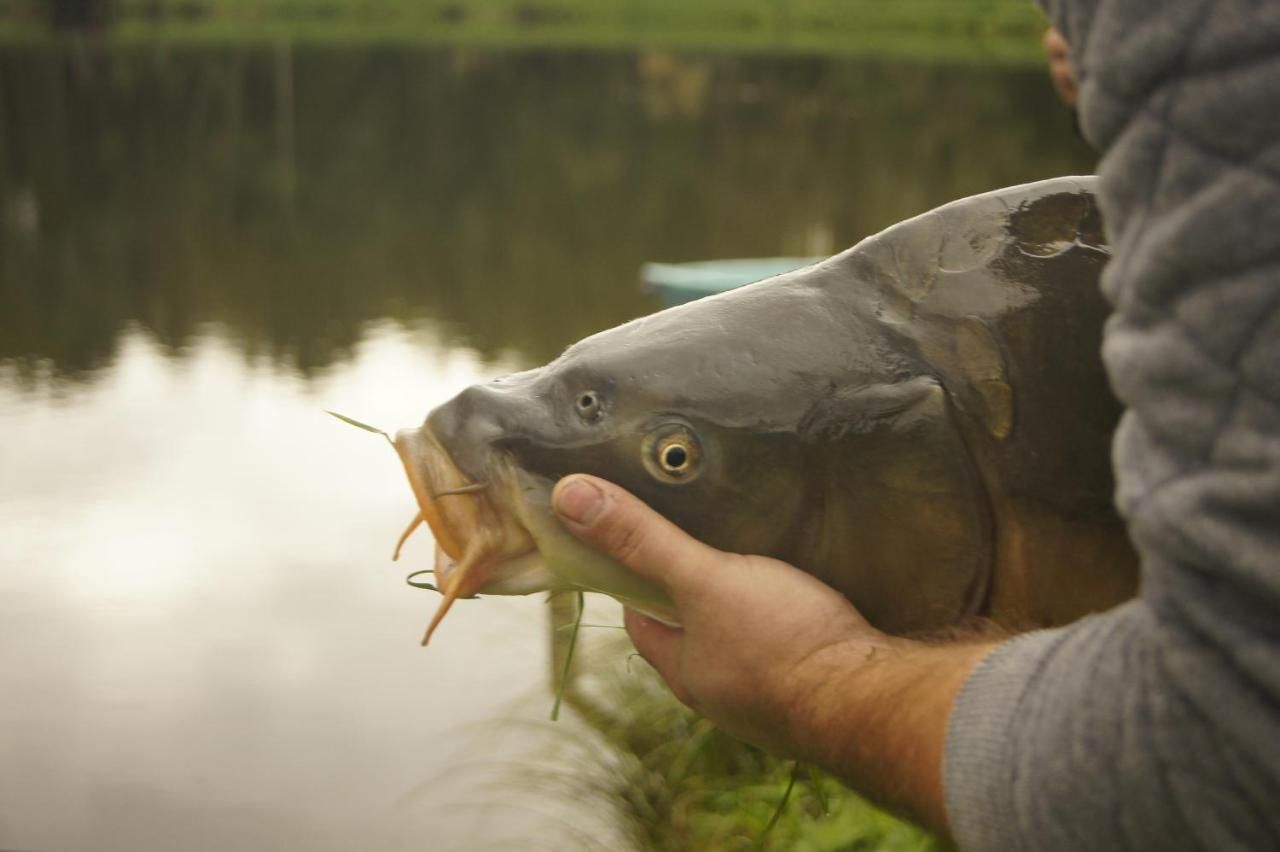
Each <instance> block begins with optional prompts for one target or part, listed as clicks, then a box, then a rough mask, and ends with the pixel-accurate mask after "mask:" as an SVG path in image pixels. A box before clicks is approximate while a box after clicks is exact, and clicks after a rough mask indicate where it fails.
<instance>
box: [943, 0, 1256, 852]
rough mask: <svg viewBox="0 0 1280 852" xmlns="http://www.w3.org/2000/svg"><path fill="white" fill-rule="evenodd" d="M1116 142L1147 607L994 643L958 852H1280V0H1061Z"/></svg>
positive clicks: (1116, 222)
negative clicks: (1191, 851) (1255, 851)
mask: <svg viewBox="0 0 1280 852" xmlns="http://www.w3.org/2000/svg"><path fill="white" fill-rule="evenodd" d="M1045 5H1046V6H1047V11H1048V12H1049V14H1050V16H1051V18H1052V20H1053V21H1054V22H1055V24H1056V25H1057V27H1058V29H1059V30H1060V31H1061V32H1062V33H1063V35H1064V36H1065V37H1066V38H1067V41H1068V43H1069V44H1070V45H1071V48H1072V60H1073V63H1074V65H1075V70H1076V74H1077V78H1078V79H1079V81H1080V82H1081V84H1082V97H1081V122H1082V128H1083V130H1084V133H1085V135H1086V136H1087V137H1088V138H1089V139H1090V141H1092V142H1093V143H1094V145H1095V147H1097V148H1098V150H1099V151H1101V152H1102V153H1103V159H1102V161H1101V164H1100V168H1099V176H1100V186H1099V194H1100V203H1101V205H1102V210H1103V214H1104V216H1105V218H1106V222H1107V228H1108V231H1109V236H1110V240H1111V244H1112V250H1113V257H1112V260H1111V262H1110V264H1109V265H1108V267H1107V269H1106V270H1105V272H1104V276H1103V287H1104V289H1105V291H1106V295H1107V297H1108V298H1109V299H1110V300H1111V302H1112V303H1113V305H1114V307H1115V312H1114V314H1113V315H1112V317H1111V319H1110V321H1109V323H1108V325H1107V328H1106V334H1105V339H1104V344H1103V357H1104V360H1105V362H1106V366H1107V370H1108V373H1109V375H1110V377H1111V381H1112V384H1113V386H1114V387H1115V390H1116V392H1117V394H1118V395H1119V396H1120V398H1121V399H1122V401H1123V402H1124V403H1125V405H1126V406H1127V411H1126V413H1125V415H1124V417H1123V419H1122V421H1121V424H1120V428H1119V431H1118V433H1117V435H1116V439H1115V444H1114V450H1113V456H1114V459H1113V460H1114V464H1115V469H1116V478H1117V501H1118V504H1119V507H1120V510H1121V512H1122V514H1123V515H1124V517H1125V518H1126V520H1127V522H1128V525H1129V532H1130V535H1131V537H1132V539H1133V541H1134V544H1135V545H1136V547H1137V548H1138V551H1139V553H1140V555H1141V558H1142V588H1141V593H1140V596H1139V598H1138V599H1137V600H1135V601H1134V602H1132V603H1130V604H1127V605H1125V606H1123V607H1121V608H1119V609H1117V610H1113V611H1111V612H1109V613H1106V614H1103V615H1100V616H1095V617H1092V618H1090V619H1087V620H1085V621H1083V622H1080V623H1077V624H1075V625H1072V626H1070V627H1067V628H1065V629H1060V630H1053V631H1043V632H1039V633H1032V634H1028V635H1026V636H1023V637H1020V638H1017V639H1014V640H1013V641H1010V642H1008V643H1006V644H1004V645H1002V646H1001V647H1000V648H998V649H997V650H996V651H995V652H994V653H993V654H992V655H991V656H990V657H988V658H987V659H986V660H985V661H984V662H983V663H982V664H981V665H980V666H979V667H978V669H977V670H975V671H974V673H973V674H972V675H971V676H970V677H969V679H968V681H967V683H966V684H965V686H964V688H963V689H962V691H961V694H960V696H959V698H958V700H957V705H956V707H955V710H954V712H953V715H952V718H951V723H950V727H949V731H948V739H947V748H946V757H945V765H944V779H945V787H946V797H947V809H948V813H949V815H950V819H951V822H952V826H953V830H954V833H955V836H956V839H957V842H958V843H959V844H960V846H961V848H962V849H964V850H997V849H998V850H1024V849H1025V850H1030V849H1043V850H1073V852H1076V850H1121V849H1123V850H1139V849H1140V850H1179V849H1211V850H1227V849H1280V2H1275V0H1269V1H1268V2H1248V0H1166V2H1161V3H1155V2H1147V3H1143V2H1137V0H1048V2H1046V3H1045Z"/></svg>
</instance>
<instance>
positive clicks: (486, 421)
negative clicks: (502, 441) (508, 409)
mask: <svg viewBox="0 0 1280 852" xmlns="http://www.w3.org/2000/svg"><path fill="white" fill-rule="evenodd" d="M502 409H503V405H502V400H501V399H500V396H499V395H498V394H495V393H493V392H491V391H489V390H488V389H486V388H485V387H484V386H473V387H469V388H467V389H466V390H464V391H462V393H460V394H458V395H457V396H455V397H454V398H453V399H451V400H449V401H448V402H446V403H445V404H444V405H441V406H440V407H439V408H437V409H435V410H434V411H432V412H431V414H430V415H429V416H428V417H427V425H428V426H429V427H430V428H431V432H432V434H433V435H435V436H436V440H438V441H440V442H441V443H442V444H444V445H445V446H446V447H447V448H449V450H450V451H451V452H467V451H474V450H478V449H479V448H481V447H483V446H486V445H488V444H490V443H492V442H493V441H494V440H496V439H497V438H499V437H500V436H501V435H502V434H503V431H504V426H503V424H504V422H505V420H504V417H503V411H502Z"/></svg>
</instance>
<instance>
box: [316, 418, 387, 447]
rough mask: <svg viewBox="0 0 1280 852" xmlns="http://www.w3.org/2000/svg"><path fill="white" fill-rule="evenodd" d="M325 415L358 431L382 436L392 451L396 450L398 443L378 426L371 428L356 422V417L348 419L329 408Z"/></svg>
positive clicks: (366, 424)
mask: <svg viewBox="0 0 1280 852" xmlns="http://www.w3.org/2000/svg"><path fill="white" fill-rule="evenodd" d="M324 413H325V414H330V415H332V416H334V417H336V418H338V419H339V420H341V421H342V422H343V423H346V424H347V425H349V426H354V427H356V428H357V429H363V430H364V431H366V432H372V433H373V434H375V435H381V436H382V437H383V438H386V440H387V443H388V444H390V445H391V447H392V449H394V448H395V445H396V442H395V441H393V440H391V436H390V435H388V434H387V433H386V432H384V431H382V430H381V429H379V428H378V427H377V426H370V425H369V424H368V423H361V422H360V421H359V420H356V419H355V418H354V417H348V416H347V415H345V414H339V413H338V412H336V411H330V410H329V409H327V408H326V409H325V411H324Z"/></svg>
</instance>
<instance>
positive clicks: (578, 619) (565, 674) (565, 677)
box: [551, 592, 586, 722]
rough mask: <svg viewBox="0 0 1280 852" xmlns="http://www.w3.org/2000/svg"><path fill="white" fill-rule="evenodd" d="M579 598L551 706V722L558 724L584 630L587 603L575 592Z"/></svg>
mask: <svg viewBox="0 0 1280 852" xmlns="http://www.w3.org/2000/svg"><path fill="white" fill-rule="evenodd" d="M574 594H576V595H577V596H578V614H577V615H576V616H575V617H574V619H573V632H572V633H570V634H569V648H568V650H567V651H565V653H564V666H563V667H561V669H560V682H559V683H557V684H556V700H555V703H554V704H552V705H551V721H553V722H558V721H559V720H560V703H561V701H563V700H564V691H565V688H566V687H567V686H568V684H569V667H570V666H572V665H573V651H574V649H575V648H577V647H578V631H579V630H580V629H581V628H582V615H583V613H584V612H585V611H586V601H585V600H583V597H582V592H575V593H574Z"/></svg>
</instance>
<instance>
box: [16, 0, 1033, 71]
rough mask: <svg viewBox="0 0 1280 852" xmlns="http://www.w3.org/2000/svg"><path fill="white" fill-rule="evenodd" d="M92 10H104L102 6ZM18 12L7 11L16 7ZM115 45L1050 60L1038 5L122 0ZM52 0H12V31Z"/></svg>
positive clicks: (842, 0)
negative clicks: (282, 43)
mask: <svg viewBox="0 0 1280 852" xmlns="http://www.w3.org/2000/svg"><path fill="white" fill-rule="evenodd" d="M88 5H90V6H92V5H93V4H92V3H89V4H88ZM5 8H7V9H8V12H7V13H5V12H4V11H3V10H4V9H5ZM103 8H104V9H105V10H106V11H105V12H103V13H102V14H101V15H100V16H99V17H100V20H104V21H106V22H107V26H106V28H105V32H106V35H107V38H108V39H110V40H112V41H121V42H138V41H163V42H198V43H221V42H245V41H279V40H291V41H297V42H304V43H328V42H332V43H362V44H363V43H390V44H446V45H461V46H477V47H494V48H532V47H558V48H590V49H618V50H634V49H671V50H699V51H703V50H706V51H724V52H757V53H760V52H763V53H807V54H827V55H857V56H895V57H917V58H922V59H939V60H940V59H945V60H958V61H975V62H994V63H1001V64H1021V63H1031V62H1040V61H1041V56H1040V48H1039V34H1040V31H1041V30H1042V28H1043V23H1042V20H1041V17H1040V14H1039V13H1038V12H1037V11H1036V9H1035V8H1034V6H1033V4H1032V3H1031V2H1030V0H896V2H892V3H885V2H880V0H378V1H377V2H374V0H348V2H342V0H187V2H175V0H117V2H115V3H111V4H107V5H106V6H104V7H103ZM44 9H45V5H44V4H41V3H37V2H33V0H18V2H16V3H12V2H11V3H10V5H9V6H8V7H4V6H0V28H2V29H0V33H2V34H3V35H4V37H6V38H7V39H8V40H10V41H12V40H15V39H23V40H30V39H38V38H42V37H43V36H44V34H45V33H46V32H47V27H46V26H45V24H44V20H45V19H46V17H47V16H46V15H45V12H44Z"/></svg>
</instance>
